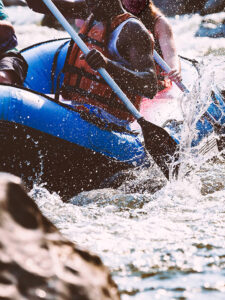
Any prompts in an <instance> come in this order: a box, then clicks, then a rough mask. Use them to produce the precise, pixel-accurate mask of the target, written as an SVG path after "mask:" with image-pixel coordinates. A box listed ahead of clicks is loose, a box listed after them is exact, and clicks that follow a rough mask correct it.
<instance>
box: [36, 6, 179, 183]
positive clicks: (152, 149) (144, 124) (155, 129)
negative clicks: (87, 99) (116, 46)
mask: <svg viewBox="0 0 225 300" xmlns="http://www.w3.org/2000/svg"><path fill="white" fill-rule="evenodd" d="M42 1H43V2H44V3H45V5H46V6H47V7H48V9H49V10H50V11H51V12H52V14H53V15H54V16H55V17H56V19H57V20H58V21H59V23H61V25H62V26H63V27H64V29H65V30H66V31H67V32H68V33H69V34H70V36H71V38H72V39H73V40H74V42H75V43H76V44H77V45H78V47H79V48H80V49H81V51H82V52H83V53H84V54H87V53H88V52H89V49H88V47H87V46H86V44H85V43H84V42H83V40H82V39H81V38H80V37H79V35H78V34H77V33H76V32H75V30H74V29H73V28H72V27H71V26H70V24H69V23H68V22H67V20H66V19H65V18H64V16H63V15H62V14H61V12H60V11H59V10H58V9H57V7H56V6H55V5H54V3H52V1H51V0H42ZM98 72H99V73H100V74H101V76H102V77H103V78H104V80H105V81H106V82H107V83H108V85H109V86H110V87H111V88H112V90H113V91H114V92H115V94H117V96H118V97H119V98H120V99H121V101H122V102H123V103H124V105H125V106H126V107H127V109H128V110H129V112H130V113H131V114H132V115H133V116H134V117H135V118H136V119H137V121H138V123H139V124H140V126H141V128H142V132H143V136H144V141H145V147H146V149H147V151H148V152H149V154H150V155H151V156H152V158H153V159H154V161H155V162H156V164H157V165H158V166H159V167H160V169H161V170H162V172H163V173H164V175H165V176H166V178H167V179H169V166H170V164H171V162H172V158H173V155H174V154H175V152H176V150H177V143H176V142H175V141H174V139H173V138H172V137H171V136H170V135H169V134H168V132H167V131H166V130H164V129H163V128H161V127H159V126H157V125H155V124H153V123H150V122H148V121H146V120H145V119H144V118H143V117H142V116H141V114H140V113H139V111H138V110H137V109H136V108H135V106H134V105H133V104H132V103H131V101H130V100H129V99H128V98H127V96H126V95H125V94H124V93H123V91H122V90H121V89H120V87H119V86H118V85H117V84H116V83H115V81H114V80H113V79H112V78H111V76H110V75H109V74H108V72H107V71H106V70H105V69H103V68H100V69H98Z"/></svg>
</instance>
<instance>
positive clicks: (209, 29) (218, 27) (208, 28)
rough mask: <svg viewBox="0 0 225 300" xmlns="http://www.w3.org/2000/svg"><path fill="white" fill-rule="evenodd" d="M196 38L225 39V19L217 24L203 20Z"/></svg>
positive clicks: (209, 20)
mask: <svg viewBox="0 0 225 300" xmlns="http://www.w3.org/2000/svg"><path fill="white" fill-rule="evenodd" d="M195 36H197V37H210V38H221V37H225V19H224V20H221V22H216V21H214V20H211V19H208V20H202V22H201V24H200V27H199V29H198V31H197V32H196V34H195Z"/></svg>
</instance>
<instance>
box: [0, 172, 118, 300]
mask: <svg viewBox="0 0 225 300" xmlns="http://www.w3.org/2000/svg"><path fill="white" fill-rule="evenodd" d="M0 236H1V240H0V299H11V300H20V299H21V300H26V299H27V300H31V299H32V300H34V299H35V300H36V299H45V300H69V299H73V300H78V299H79V300H88V299H91V300H104V299H107V300H109V299H115V300H119V295H118V290H117V287H116V285H115V283H114V282H113V281H112V279H111V277H110V274H109V271H108V269H107V268H106V267H105V266H104V265H103V264H102V262H101V260H100V259H99V257H97V256H95V255H93V254H91V253H89V252H87V251H84V250H81V249H79V248H78V247H77V246H75V245H74V244H73V243H71V242H69V241H68V240H66V239H65V238H64V237H63V236H62V235H61V234H60V233H59V232H58V230H57V229H56V227H55V226H54V225H53V224H52V223H51V222H50V221H49V220H48V219H47V218H45V217H44V216H43V215H42V214H41V212H40V210H39V208H38V206H37V205H36V204H35V202H34V201H33V200H32V199H31V198H30V197H29V196H28V195H27V194H26V193H25V191H24V189H23V188H22V186H21V181H20V179H19V178H18V177H15V176H13V175H9V174H6V173H0Z"/></svg>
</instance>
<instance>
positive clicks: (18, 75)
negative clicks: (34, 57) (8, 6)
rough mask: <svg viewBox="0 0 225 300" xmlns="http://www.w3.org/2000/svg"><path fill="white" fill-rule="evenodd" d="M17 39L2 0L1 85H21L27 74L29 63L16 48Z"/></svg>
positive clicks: (0, 15)
mask: <svg viewBox="0 0 225 300" xmlns="http://www.w3.org/2000/svg"><path fill="white" fill-rule="evenodd" d="M16 46H17V38H16V35H15V31H14V28H13V26H12V25H11V24H10V22H9V21H8V16H7V14H6V12H5V8H4V5H3V3H2V1H1V0H0V83H6V84H16V85H21V84H23V81H24V79H25V77H26V74H27V63H26V61H25V60H24V58H23V57H22V55H20V54H19V52H18V50H17V49H16V48H15V47H16Z"/></svg>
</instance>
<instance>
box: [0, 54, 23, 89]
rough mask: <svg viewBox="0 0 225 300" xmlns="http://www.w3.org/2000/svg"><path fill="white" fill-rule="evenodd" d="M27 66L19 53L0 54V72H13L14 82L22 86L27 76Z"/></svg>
mask: <svg viewBox="0 0 225 300" xmlns="http://www.w3.org/2000/svg"><path fill="white" fill-rule="evenodd" d="M27 69H28V65H27V63H26V61H25V59H24V58H23V56H22V55H21V54H20V53H16V52H15V51H10V52H7V53H2V54H0V70H1V71H11V72H13V74H14V76H15V79H16V82H15V84H19V85H22V84H23V82H24V80H25V78H26V75H27Z"/></svg>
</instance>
